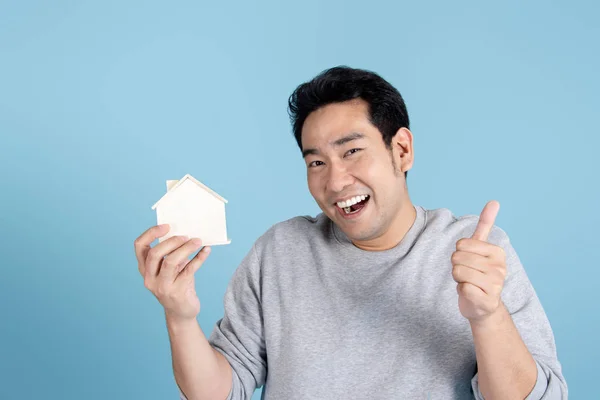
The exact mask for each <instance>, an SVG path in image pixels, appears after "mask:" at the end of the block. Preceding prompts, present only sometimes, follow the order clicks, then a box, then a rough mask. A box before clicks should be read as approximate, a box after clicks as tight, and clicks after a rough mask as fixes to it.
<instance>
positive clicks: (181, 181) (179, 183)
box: [152, 174, 227, 210]
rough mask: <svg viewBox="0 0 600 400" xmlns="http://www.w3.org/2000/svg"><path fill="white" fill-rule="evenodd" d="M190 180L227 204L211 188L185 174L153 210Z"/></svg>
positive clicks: (225, 201)
mask: <svg viewBox="0 0 600 400" xmlns="http://www.w3.org/2000/svg"><path fill="white" fill-rule="evenodd" d="M188 179H189V180H190V181H192V182H194V183H195V184H196V185H198V186H200V187H201V188H202V189H204V190H206V191H207V192H208V193H210V194H212V195H213V196H215V197H216V198H217V199H219V200H221V201H222V202H223V203H227V200H225V199H224V198H223V197H221V196H220V195H219V194H218V193H216V192H215V191H214V190H212V189H211V188H209V187H208V186H206V185H205V184H203V183H202V182H200V181H199V180H197V179H196V178H194V177H193V176H191V175H190V174H185V176H184V177H183V178H181V179H180V180H179V181H178V182H177V183H176V184H175V185H174V186H173V187H171V188H170V189H169V190H168V191H167V193H165V194H164V195H163V196H162V197H161V198H160V199H159V200H158V201H157V202H156V203H155V204H154V205H153V206H152V209H153V210H154V209H155V208H156V207H157V206H158V204H159V203H160V202H161V201H163V200H164V199H165V198H166V197H167V196H169V195H170V194H171V193H173V192H174V191H175V190H177V188H178V187H179V186H180V185H181V184H182V183H183V182H185V181H186V180H188Z"/></svg>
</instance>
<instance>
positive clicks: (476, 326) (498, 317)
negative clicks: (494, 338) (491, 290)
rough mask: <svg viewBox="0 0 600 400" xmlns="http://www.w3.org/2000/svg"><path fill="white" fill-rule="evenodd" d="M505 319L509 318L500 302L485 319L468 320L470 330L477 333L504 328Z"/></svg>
mask: <svg viewBox="0 0 600 400" xmlns="http://www.w3.org/2000/svg"><path fill="white" fill-rule="evenodd" d="M506 317H510V315H509V314H508V310H507V309H506V307H505V306H504V303H503V302H502V301H500V305H499V306H498V308H497V309H496V310H495V311H494V312H493V313H491V314H489V315H486V316H485V317H482V318H478V319H474V320H469V323H470V324H471V329H472V330H479V331H497V330H499V329H501V327H502V326H504V323H505V321H506V320H507V318H506Z"/></svg>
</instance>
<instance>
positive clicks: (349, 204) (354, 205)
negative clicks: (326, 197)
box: [336, 194, 371, 216]
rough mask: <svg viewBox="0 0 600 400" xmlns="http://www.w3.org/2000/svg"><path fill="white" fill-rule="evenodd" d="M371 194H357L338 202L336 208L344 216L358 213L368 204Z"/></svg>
mask: <svg viewBox="0 0 600 400" xmlns="http://www.w3.org/2000/svg"><path fill="white" fill-rule="evenodd" d="M370 198H371V196H369V195H368V194H367V195H362V196H355V197H353V198H351V199H349V200H346V201H341V202H338V203H336V208H337V209H338V211H339V212H340V213H341V214H342V215H344V216H351V215H354V214H358V213H359V212H360V211H361V210H362V209H363V208H364V207H365V206H366V204H367V202H368V201H369V199H370Z"/></svg>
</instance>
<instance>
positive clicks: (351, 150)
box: [344, 149, 362, 157]
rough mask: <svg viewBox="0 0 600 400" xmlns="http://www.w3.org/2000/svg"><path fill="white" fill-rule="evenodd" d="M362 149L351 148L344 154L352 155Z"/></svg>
mask: <svg viewBox="0 0 600 400" xmlns="http://www.w3.org/2000/svg"><path fill="white" fill-rule="evenodd" d="M361 150H362V149H350V150H348V151H347V152H346V154H344V157H346V156H351V155H352V154H354V153H358V152H359V151H361Z"/></svg>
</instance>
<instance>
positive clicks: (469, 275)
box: [452, 265, 490, 294]
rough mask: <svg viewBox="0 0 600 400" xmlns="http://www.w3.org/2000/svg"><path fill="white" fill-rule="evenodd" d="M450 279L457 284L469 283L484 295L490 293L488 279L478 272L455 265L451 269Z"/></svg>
mask: <svg viewBox="0 0 600 400" xmlns="http://www.w3.org/2000/svg"><path fill="white" fill-rule="evenodd" d="M452 278H454V280H455V281H456V282H457V283H469V284H471V285H473V286H476V287H478V288H479V289H481V290H482V291H483V292H484V293H486V294H487V293H490V283H489V279H488V277H486V275H485V274H483V273H482V272H480V271H477V270H475V269H473V268H469V267H467V266H464V265H456V266H454V268H452Z"/></svg>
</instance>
